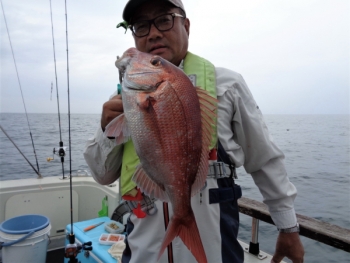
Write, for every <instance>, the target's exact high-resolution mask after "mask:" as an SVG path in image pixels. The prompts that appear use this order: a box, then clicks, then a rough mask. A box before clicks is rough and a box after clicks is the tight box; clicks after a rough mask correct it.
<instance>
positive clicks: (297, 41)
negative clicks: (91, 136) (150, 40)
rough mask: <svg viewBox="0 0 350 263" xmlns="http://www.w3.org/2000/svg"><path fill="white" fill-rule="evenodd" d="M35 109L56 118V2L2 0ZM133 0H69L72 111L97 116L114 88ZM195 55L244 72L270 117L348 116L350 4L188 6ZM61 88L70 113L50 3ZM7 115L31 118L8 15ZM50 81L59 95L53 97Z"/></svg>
mask: <svg viewBox="0 0 350 263" xmlns="http://www.w3.org/2000/svg"><path fill="white" fill-rule="evenodd" d="M1 1H2V4H3V7H4V10H5V15H6V20H7V25H8V29H9V33H10V37H11V41H12V46H13V50H14V55H15V59H16V62H17V68H18V74H19V78H20V82H21V86H22V91H23V95H24V100H25V104H26V108H27V111H28V112H29V113H57V101H56V86H55V68H54V58H53V45H52V33H51V18H50V1H49V0H30V1H26V0H1ZM126 2H127V0H99V1H86V0H67V14H68V49H69V86H70V96H71V97H70V102H71V112H72V113H100V112H101V108H102V104H103V103H104V102H105V101H106V100H107V99H108V98H109V96H110V94H112V93H113V92H114V90H115V89H116V86H117V83H118V71H117V69H116V67H115V66H114V62H115V59H116V56H117V55H121V54H122V53H123V52H124V51H125V50H126V49H127V48H129V47H132V46H133V45H134V42H133V38H132V36H131V33H130V31H129V32H127V33H126V34H125V32H124V30H123V29H116V25H117V24H118V23H119V22H121V14H122V10H123V7H124V5H125V3H126ZM183 3H184V5H185V9H186V12H187V16H188V17H189V19H190V21H191V28H190V46H189V50H190V51H192V52H193V53H195V54H198V55H200V56H202V57H205V58H207V59H208V60H210V61H211V62H212V63H213V64H214V65H215V66H218V67H227V68H230V69H232V70H234V71H236V72H239V73H240V74H242V75H243V77H244V79H245V81H246V82H247V84H248V86H249V88H250V90H251V92H252V93H253V96H254V98H255V100H256V101H257V103H258V105H259V106H260V109H261V110H262V112H263V113H265V114H349V87H350V84H349V82H350V81H349V75H350V68H349V62H350V43H349V42H350V1H349V0H292V1H287V0H249V1H242V0H241V1H238V0H217V1H209V0H183ZM52 8H53V9H52V12H53V23H54V36H55V47H56V61H57V73H58V90H59V97H60V108H61V112H62V113H66V112H67V111H68V106H67V101H68V99H67V98H68V95H67V60H66V56H67V54H66V25H65V6H64V0H60V1H58V0H52ZM0 21H1V100H0V112H24V106H23V103H22V98H21V92H20V88H19V83H18V80H17V75H16V70H15V66H14V61H13V58H12V53H11V48H10V44H9V39H8V35H7V31H6V27H5V22H4V21H5V20H4V16H3V13H2V14H1V20H0ZM51 83H53V85H54V90H53V94H52V100H50V97H51Z"/></svg>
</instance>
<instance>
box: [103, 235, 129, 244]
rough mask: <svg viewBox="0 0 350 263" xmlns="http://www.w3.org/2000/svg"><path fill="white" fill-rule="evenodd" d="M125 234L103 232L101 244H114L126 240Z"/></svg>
mask: <svg viewBox="0 0 350 263" xmlns="http://www.w3.org/2000/svg"><path fill="white" fill-rule="evenodd" d="M124 239H125V235H121V234H102V235H101V236H100V239H99V242H100V244H101V245H113V244H115V243H118V242H120V241H123V242H124Z"/></svg>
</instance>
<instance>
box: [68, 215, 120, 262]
mask: <svg viewBox="0 0 350 263" xmlns="http://www.w3.org/2000/svg"><path fill="white" fill-rule="evenodd" d="M108 221H111V219H110V218H109V217H99V218H95V219H91V220H87V221H82V222H77V223H74V224H73V233H74V234H75V243H80V244H82V243H85V242H88V241H91V242H92V250H91V251H88V253H85V250H81V252H80V253H79V254H78V257H77V258H78V260H79V261H80V262H81V263H96V262H98V263H120V262H118V260H117V259H115V258H113V257H112V256H111V254H109V253H108V249H109V248H110V247H111V246H108V245H101V244H100V243H99V238H100V236H101V235H102V234H104V233H106V234H108V232H107V231H106V230H105V228H104V224H101V225H99V226H98V227H95V228H94V229H91V230H89V231H86V232H84V228H86V227H88V226H91V225H95V224H98V223H100V222H108ZM66 232H67V234H70V232H71V224H69V225H67V227H66ZM67 244H69V241H68V239H66V245H67ZM85 254H87V255H88V256H86V255H85ZM68 261H69V258H65V259H64V263H68Z"/></svg>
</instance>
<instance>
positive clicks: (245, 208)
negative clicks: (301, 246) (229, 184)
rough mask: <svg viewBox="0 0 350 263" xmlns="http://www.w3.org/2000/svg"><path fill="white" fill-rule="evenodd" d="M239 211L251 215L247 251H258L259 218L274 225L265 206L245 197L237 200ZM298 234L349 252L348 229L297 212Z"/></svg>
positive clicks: (349, 230)
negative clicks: (250, 229)
mask: <svg viewBox="0 0 350 263" xmlns="http://www.w3.org/2000/svg"><path fill="white" fill-rule="evenodd" d="M238 206H239V212H240V213H242V214H246V215H248V216H250V217H252V240H251V242H250V247H249V252H251V253H252V254H257V253H259V249H257V248H256V247H254V246H256V244H258V230H259V220H261V221H264V222H266V223H269V224H272V225H274V223H273V221H272V219H271V216H270V213H269V211H268V209H267V206H266V205H265V204H263V203H261V202H259V201H256V200H252V199H249V198H246V197H241V198H240V199H239V200H238ZM296 216H297V220H298V223H299V227H300V233H299V234H300V235H301V236H305V237H307V238H310V239H313V240H316V241H318V242H321V243H324V244H326V245H329V246H332V247H335V248H337V249H341V250H344V251H346V252H348V253H350V229H347V228H343V227H340V226H337V225H333V224H330V223H327V222H323V221H320V220H317V219H314V218H311V217H307V216H304V215H300V214H297V215H296Z"/></svg>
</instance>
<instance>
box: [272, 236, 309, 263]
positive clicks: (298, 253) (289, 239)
mask: <svg viewBox="0 0 350 263" xmlns="http://www.w3.org/2000/svg"><path fill="white" fill-rule="evenodd" d="M284 257H287V258H289V259H291V260H292V261H293V263H303V262H304V247H303V244H302V243H301V240H300V237H299V233H279V235H278V238H277V243H276V251H275V254H274V255H273V258H272V260H271V262H274V263H279V262H281V261H282V260H283V258H284Z"/></svg>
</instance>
